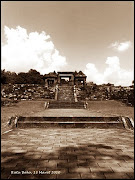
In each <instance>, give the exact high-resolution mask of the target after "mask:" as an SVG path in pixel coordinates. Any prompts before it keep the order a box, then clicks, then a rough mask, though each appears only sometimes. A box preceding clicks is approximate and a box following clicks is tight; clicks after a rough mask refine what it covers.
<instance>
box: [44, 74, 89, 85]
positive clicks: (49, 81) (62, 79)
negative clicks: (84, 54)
mask: <svg viewBox="0 0 135 180" xmlns="http://www.w3.org/2000/svg"><path fill="white" fill-rule="evenodd" d="M86 77H87V76H86V75H85V74H84V73H83V72H82V71H79V72H76V71H75V72H57V73H56V72H53V73H49V74H45V75H44V79H45V86H47V87H48V86H51V85H56V84H58V85H63V84H66V85H84V86H85V85H86Z"/></svg>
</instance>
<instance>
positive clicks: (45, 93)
mask: <svg viewBox="0 0 135 180" xmlns="http://www.w3.org/2000/svg"><path fill="white" fill-rule="evenodd" d="M54 96H55V87H49V88H47V87H45V86H44V85H38V84H6V85H3V86H2V87H1V99H2V102H1V105H5V104H8V103H10V102H18V101H20V100H35V99H54Z"/></svg>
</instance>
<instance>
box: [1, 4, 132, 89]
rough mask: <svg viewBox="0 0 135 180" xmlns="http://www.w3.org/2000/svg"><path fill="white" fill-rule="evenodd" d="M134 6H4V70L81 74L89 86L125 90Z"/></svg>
mask: <svg viewBox="0 0 135 180" xmlns="http://www.w3.org/2000/svg"><path fill="white" fill-rule="evenodd" d="M133 5H134V4H133V2H132V1H102V2H100V1H52V2H51V1H18V2H17V1H2V2H1V37H2V40H1V43H2V60H1V65H2V69H5V70H6V71H11V72H16V73H19V72H28V71H29V70H30V69H36V70H37V71H39V72H40V73H41V74H46V73H49V72H53V71H54V70H55V71H56V72H58V71H75V70H76V71H80V70H81V71H83V72H84V73H85V74H86V76H87V82H88V81H92V82H94V83H96V84H102V83H113V84H115V85H122V86H129V85H131V84H132V81H133V74H134V68H133V67H134V40H133V39H134V7H133Z"/></svg>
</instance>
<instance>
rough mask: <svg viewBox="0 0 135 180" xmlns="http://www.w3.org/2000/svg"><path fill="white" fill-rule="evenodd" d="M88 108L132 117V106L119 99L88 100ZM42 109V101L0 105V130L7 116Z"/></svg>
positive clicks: (3, 128) (27, 113) (28, 114)
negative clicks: (7, 105) (6, 105)
mask: <svg viewBox="0 0 135 180" xmlns="http://www.w3.org/2000/svg"><path fill="white" fill-rule="evenodd" d="M88 110H89V111H95V112H102V114H107V115H110V116H111V115H118V116H129V117H132V118H133V119H134V107H129V106H126V105H125V104H122V103H121V102H119V101H113V100H111V101H89V102H88ZM40 111H44V101H21V102H19V103H15V104H14V105H13V106H9V107H1V131H2V133H3V132H5V131H6V130H7V126H6V123H7V122H8V119H9V117H11V116H15V115H20V116H26V115H27V116H31V115H32V114H34V113H38V112H40Z"/></svg>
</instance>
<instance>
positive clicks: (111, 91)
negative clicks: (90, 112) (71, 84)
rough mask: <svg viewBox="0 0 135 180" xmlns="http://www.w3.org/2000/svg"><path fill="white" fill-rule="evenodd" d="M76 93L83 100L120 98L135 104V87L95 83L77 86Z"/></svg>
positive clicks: (124, 101)
mask: <svg viewBox="0 0 135 180" xmlns="http://www.w3.org/2000/svg"><path fill="white" fill-rule="evenodd" d="M76 95H77V99H78V100H79V101H81V100H120V101H122V102H123V103H126V104H127V105H130V106H134V87H133V86H129V87H121V86H105V85H96V86H95V85H93V86H86V87H85V88H84V87H76Z"/></svg>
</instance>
